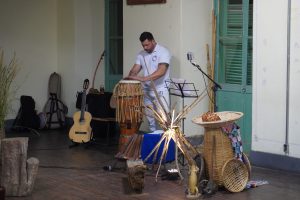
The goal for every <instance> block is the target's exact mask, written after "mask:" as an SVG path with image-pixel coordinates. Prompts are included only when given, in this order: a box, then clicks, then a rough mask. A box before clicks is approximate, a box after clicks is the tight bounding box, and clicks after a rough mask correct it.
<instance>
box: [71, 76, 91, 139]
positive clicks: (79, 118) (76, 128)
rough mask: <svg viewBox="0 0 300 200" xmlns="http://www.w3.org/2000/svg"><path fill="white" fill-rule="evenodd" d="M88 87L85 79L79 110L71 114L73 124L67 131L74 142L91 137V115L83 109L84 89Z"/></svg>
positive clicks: (84, 100)
mask: <svg viewBox="0 0 300 200" xmlns="http://www.w3.org/2000/svg"><path fill="white" fill-rule="evenodd" d="M88 87H89V80H88V79H85V80H84V83H83V91H82V98H81V110H80V111H78V112H75V113H74V115H73V120H74V124H73V126H72V127H71V129H70V131H69V138H70V139H71V140H72V141H73V142H76V143H86V142H89V141H90V140H91V138H92V128H91V126H90V123H91V120H92V115H91V114H90V113H89V112H87V111H85V107H86V90H87V89H88Z"/></svg>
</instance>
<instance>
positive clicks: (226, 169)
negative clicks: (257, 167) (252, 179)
mask: <svg viewBox="0 0 300 200" xmlns="http://www.w3.org/2000/svg"><path fill="white" fill-rule="evenodd" d="M222 177H223V184H224V187H225V188H226V189H227V190H228V191H230V192H241V191H242V190H243V189H244V188H245V187H246V185H247V182H248V180H249V173H248V169H247V167H246V165H245V164H244V163H243V162H242V161H240V160H238V159H236V158H233V159H230V160H228V161H227V162H226V163H225V164H224V166H223V169H222Z"/></svg>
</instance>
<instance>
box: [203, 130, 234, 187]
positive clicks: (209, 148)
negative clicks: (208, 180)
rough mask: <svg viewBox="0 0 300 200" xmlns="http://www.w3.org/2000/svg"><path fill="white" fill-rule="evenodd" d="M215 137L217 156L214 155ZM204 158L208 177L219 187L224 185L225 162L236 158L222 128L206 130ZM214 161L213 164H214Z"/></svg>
mask: <svg viewBox="0 0 300 200" xmlns="http://www.w3.org/2000/svg"><path fill="white" fill-rule="evenodd" d="M214 137H215V151H214V152H215V155H213V138H214ZM203 144H204V145H203V146H204V148H203V158H204V161H205V164H206V170H207V171H208V176H209V177H213V180H214V181H215V182H216V183H217V184H218V185H219V186H222V185H223V178H222V168H223V166H224V164H225V162H226V161H227V160H229V159H232V158H233V157H234V155H233V150H232V146H231V142H230V139H229V138H228V136H227V135H225V134H224V133H223V132H222V129H221V128H205V134H204V141H203ZM212 160H213V162H212Z"/></svg>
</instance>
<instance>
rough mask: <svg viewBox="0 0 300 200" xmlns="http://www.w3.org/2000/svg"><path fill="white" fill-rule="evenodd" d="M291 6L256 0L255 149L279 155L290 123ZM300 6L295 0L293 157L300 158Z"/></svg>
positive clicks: (254, 35)
mask: <svg viewBox="0 0 300 200" xmlns="http://www.w3.org/2000/svg"><path fill="white" fill-rule="evenodd" d="M271 4H272V7H271V9H270V5H271ZM287 7H288V1H286V0H277V1H271V0H264V1H255V2H254V28H253V47H254V48H253V119H252V126H253V134H252V150H253V151H260V152H267V153H274V154H279V155H283V154H284V152H283V145H284V143H285V136H286V123H287V122H286V112H287V110H286V107H287V102H286V96H287V95H286V94H287V92H286V91H287V44H288V43H287V16H288V8H287ZM299 8H300V7H299V1H296V0H292V24H291V31H292V33H291V71H290V88H289V90H290V102H289V113H290V116H289V122H290V123H289V139H290V140H289V142H290V145H291V146H290V147H291V148H290V156H293V157H300V154H299V152H300V151H299V150H300V149H299V145H300V136H299V134H298V131H299V128H300V127H299V126H300V124H299V120H298V119H299V117H298V113H299V111H300V107H299V105H298V104H299V103H298V102H299V100H300V95H299V91H298V90H299V78H300V77H299V38H298V37H297V36H298V35H299V22H300V21H299ZM275 22H276V23H275Z"/></svg>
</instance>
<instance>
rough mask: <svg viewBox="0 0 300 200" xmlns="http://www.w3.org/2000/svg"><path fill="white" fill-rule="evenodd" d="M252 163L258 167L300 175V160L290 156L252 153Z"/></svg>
mask: <svg viewBox="0 0 300 200" xmlns="http://www.w3.org/2000/svg"><path fill="white" fill-rule="evenodd" d="M250 162H251V164H252V165H255V166H258V167H265V168H270V169H276V170H285V171H291V172H296V173H300V159H299V158H294V157H290V156H284V155H277V154H271V153H264V152H259V151H251V152H250Z"/></svg>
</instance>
